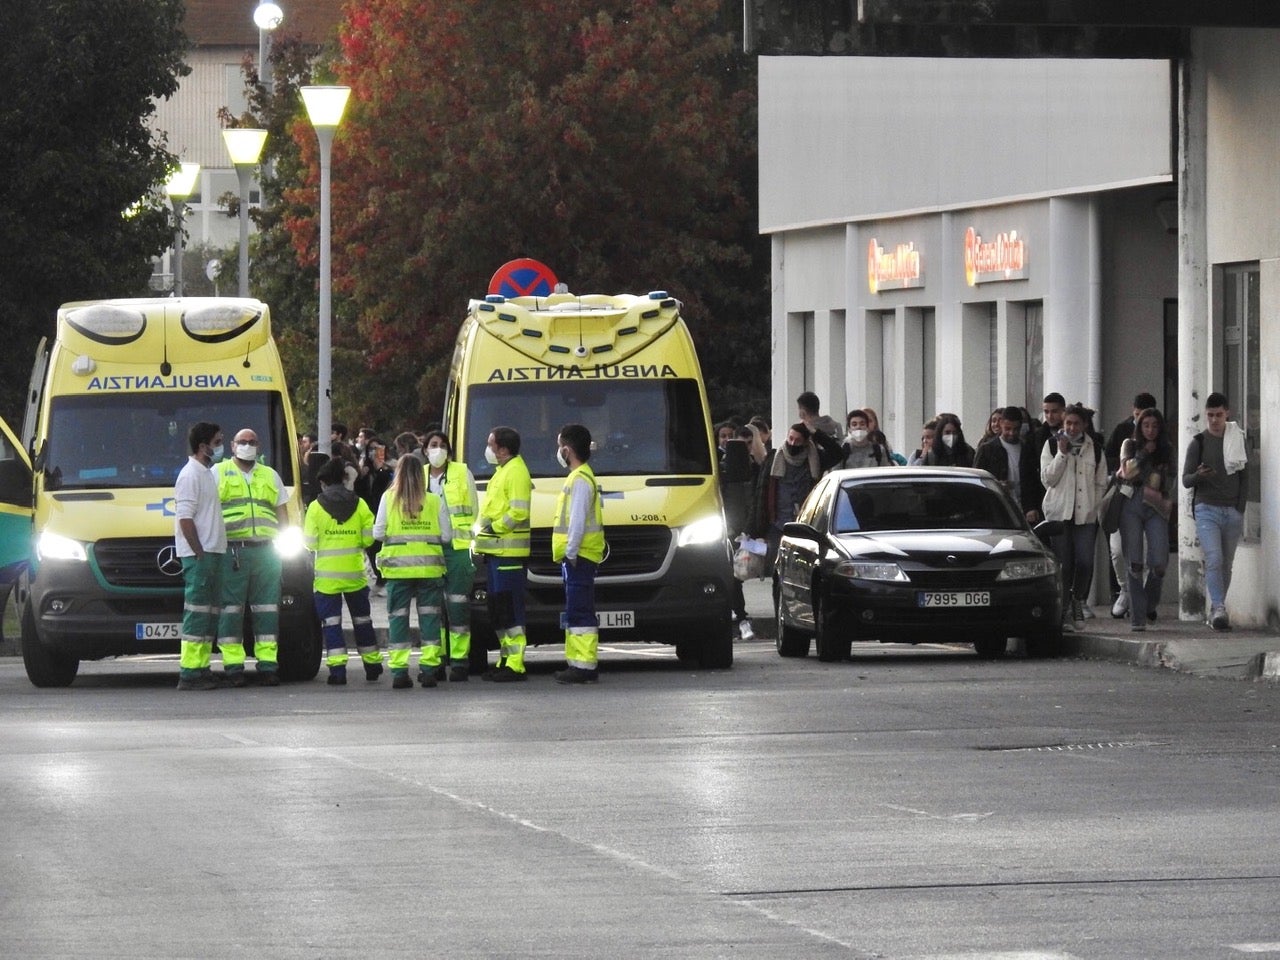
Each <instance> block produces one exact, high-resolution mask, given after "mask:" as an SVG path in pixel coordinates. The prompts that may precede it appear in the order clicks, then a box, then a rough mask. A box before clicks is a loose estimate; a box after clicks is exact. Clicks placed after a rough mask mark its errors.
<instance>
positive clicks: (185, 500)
mask: <svg viewBox="0 0 1280 960" xmlns="http://www.w3.org/2000/svg"><path fill="white" fill-rule="evenodd" d="M173 500H174V504H173V515H174V520H173V540H174V545H175V546H176V547H177V553H178V556H180V557H194V556H195V551H194V550H192V549H191V545H190V544H189V543H187V538H186V537H184V536H183V535H182V526H181V524H180V522H179V521H181V520H194V521H195V525H196V537H197V538H198V539H199V541H200V546H202V547H204V549H205V552H206V553H226V552H227V525H226V524H225V523H223V521H222V502H221V500H219V499H218V481H217V480H216V479H214V476H213V471H212V470H210V469H209V468H208V467H206V466H205V465H204V464H203V463H201V462H200V461H199V460H197V459H196V458H195V457H190V458H188V459H187V465H186V466H184V467H183V468H182V472H181V473H179V474H178V479H177V481H176V482H175V483H174V485H173Z"/></svg>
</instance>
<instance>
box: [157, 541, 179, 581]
mask: <svg viewBox="0 0 1280 960" xmlns="http://www.w3.org/2000/svg"><path fill="white" fill-rule="evenodd" d="M156 566H157V567H158V568H159V570H160V572H161V573H163V574H164V575H165V576H166V577H180V576H182V561H181V560H180V559H178V548H177V547H174V546H172V545H170V546H167V547H161V548H160V552H159V553H157V554H156Z"/></svg>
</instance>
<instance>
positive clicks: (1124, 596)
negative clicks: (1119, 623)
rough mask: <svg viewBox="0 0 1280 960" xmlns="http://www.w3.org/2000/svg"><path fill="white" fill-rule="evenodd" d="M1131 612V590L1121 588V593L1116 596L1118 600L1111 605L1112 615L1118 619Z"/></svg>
mask: <svg viewBox="0 0 1280 960" xmlns="http://www.w3.org/2000/svg"><path fill="white" fill-rule="evenodd" d="M1128 612H1129V591H1128V590H1121V591H1120V595H1119V596H1118V597H1116V602H1115V603H1113V604H1112V605H1111V615H1112V616H1113V617H1115V618H1116V619H1117V620H1119V619H1121V618H1122V617H1124V616H1125V615H1126V614H1127V613H1128Z"/></svg>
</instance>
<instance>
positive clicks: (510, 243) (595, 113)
mask: <svg viewBox="0 0 1280 960" xmlns="http://www.w3.org/2000/svg"><path fill="white" fill-rule="evenodd" d="M346 10H347V19H346V22H345V23H344V24H343V26H342V29H341V31H340V41H341V56H340V57H339V58H336V59H335V61H334V66H333V70H334V73H335V74H336V79H337V80H338V81H339V82H342V83H347V84H350V85H351V87H352V88H353V93H352V98H351V103H350V104H349V106H348V108H347V115H346V117H345V118H344V120H343V124H342V127H341V129H340V130H339V134H338V138H337V142H336V144H335V150H334V160H333V178H332V191H333V192H332V196H333V212H334V217H333V263H334V277H333V287H334V295H335V299H334V318H335V325H334V343H335V358H337V357H338V356H340V355H341V356H343V357H345V358H346V360H347V361H350V360H351V359H352V358H353V357H355V356H356V355H357V354H358V355H360V356H361V357H362V360H363V363H364V365H365V368H366V371H367V372H366V375H365V376H363V377H360V376H357V377H356V381H355V383H351V382H343V377H342V375H341V374H339V373H338V366H339V360H337V359H335V376H334V381H335V398H334V403H333V408H334V413H335V416H337V417H339V418H346V419H347V420H348V421H349V422H350V421H360V422H366V421H368V422H371V423H373V424H374V425H376V426H380V427H382V428H384V429H385V428H394V427H399V426H401V425H406V424H415V425H419V424H422V423H425V422H427V421H429V420H433V419H438V418H439V416H440V410H441V401H442V398H443V392H444V383H445V377H446V372H447V368H448V362H449V357H450V355H451V353H452V349H453V341H454V337H455V335H456V332H457V329H458V324H459V321H460V320H461V317H462V315H463V313H464V311H465V307H466V302H467V300H468V299H469V298H471V297H476V296H480V295H483V294H484V293H485V291H486V289H487V286H488V283H489V278H490V276H491V275H492V274H493V272H494V270H495V269H496V268H497V267H498V266H500V265H501V264H502V263H503V262H505V261H507V260H510V259H513V258H515V257H519V256H532V257H535V258H537V259H540V260H542V261H544V262H546V263H547V264H549V265H550V266H551V267H552V268H553V269H554V270H555V271H556V273H557V274H558V276H560V278H561V279H563V280H565V281H566V282H568V284H569V286H570V289H572V290H575V291H578V292H605V293H617V292H644V291H647V290H651V289H656V288H663V289H667V290H669V291H670V292H672V293H673V294H675V295H676V296H678V297H679V298H680V299H681V300H682V301H683V302H684V304H685V315H686V317H687V319H688V321H689V323H690V326H691V328H692V330H693V331H694V336H695V338H696V340H697V342H698V347H699V351H700V354H701V356H702V361H703V366H704V369H705V371H706V374H707V376H708V379H709V380H710V381H711V389H712V393H713V397H718V398H719V401H720V402H719V403H718V404H717V405H718V406H727V405H728V403H735V404H736V403H737V402H738V401H737V400H734V399H733V398H741V402H742V403H743V404H746V403H748V402H750V403H752V404H753V405H757V406H758V407H759V409H763V406H762V405H763V404H764V403H765V399H766V396H767V386H765V385H766V384H767V376H768V358H769V349H768V297H767V287H768V269H767V243H766V242H765V241H762V240H761V238H760V237H759V236H758V233H757V230H756V219H757V218H756V205H755V196H756V186H755V184H756V176H755V164H756V155H755V148H754V144H755V75H754V66H753V63H752V62H751V61H750V60H749V59H748V58H746V57H743V56H742V55H741V54H740V53H738V52H737V50H736V47H735V44H736V41H735V39H734V36H733V34H732V32H731V30H732V27H733V26H734V25H735V23H736V21H735V16H740V8H738V7H737V6H736V5H735V4H731V3H726V2H724V0H680V2H671V0H531V2H525V3H520V4H511V3H499V2H494V0H487V2H476V0H354V2H352V3H350V4H349V5H348V6H347V8H346ZM735 11H738V12H737V13H735ZM276 75H277V78H278V77H279V75H280V74H279V72H277V74H276ZM293 133H294V136H295V141H296V143H297V145H298V146H299V147H300V148H301V153H300V157H301V159H302V160H303V161H304V162H305V163H306V165H307V168H306V173H305V177H299V178H298V179H297V180H296V181H294V182H295V183H296V184H297V186H295V187H293V188H288V189H284V190H283V191H282V198H281V199H282V209H281V211H280V221H279V226H280V227H281V228H283V229H284V230H285V231H287V233H288V235H289V237H290V238H291V240H292V243H293V247H294V250H295V252H296V254H297V255H298V256H299V258H300V262H301V263H302V264H303V266H304V269H305V271H306V273H305V275H306V276H308V278H310V277H313V276H314V273H313V271H314V264H315V258H316V256H317V253H316V236H317V227H316V221H315V216H314V208H315V206H316V205H317V204H318V201H317V199H316V188H317V183H318V171H317V169H316V165H315V156H316V148H315V145H314V144H315V138H314V133H313V132H312V131H311V130H310V128H309V126H307V125H306V122H305V120H303V121H301V122H300V123H295V125H294V128H293ZM285 172H286V171H285V168H284V167H283V166H281V168H280V169H279V170H278V171H277V175H278V176H280V177H281V178H282V182H283V177H284V175H285ZM298 172H299V173H302V171H298ZM263 243H264V246H270V245H273V244H274V245H278V244H279V239H278V238H264V240H263ZM260 260H261V254H260V259H259V262H260ZM258 269H259V267H257V266H255V270H258ZM298 286H299V287H300V288H302V287H305V288H306V289H307V290H308V292H309V291H310V282H308V283H306V284H298ZM273 306H275V305H274V304H273ZM311 356H312V357H314V354H312V355H311ZM312 364H313V365H312V367H311V371H312V373H311V377H312V379H314V361H312ZM304 403H305V399H304ZM743 412H754V408H753V410H744V411H743ZM303 419H304V420H305V418H303Z"/></svg>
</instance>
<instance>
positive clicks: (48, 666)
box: [22, 603, 80, 687]
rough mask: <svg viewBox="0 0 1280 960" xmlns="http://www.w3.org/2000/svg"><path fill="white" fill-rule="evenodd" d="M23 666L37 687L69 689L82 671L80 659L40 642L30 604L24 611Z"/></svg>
mask: <svg viewBox="0 0 1280 960" xmlns="http://www.w3.org/2000/svg"><path fill="white" fill-rule="evenodd" d="M22 664H23V666H25V667H26V668H27V678H28V679H29V680H30V681H31V682H32V683H33V684H35V685H36V686H37V687H69V686H71V681H72V680H74V679H75V678H76V671H78V670H79V669H80V661H79V659H77V658H76V657H69V656H67V655H66V654H63V653H58V652H57V651H56V650H54V649H52V648H51V647H48V646H46V645H45V644H43V643H41V642H40V635H39V634H38V633H36V618H35V614H34V613H32V611H31V604H30V603H28V604H27V605H26V606H25V607H24V608H23V611H22Z"/></svg>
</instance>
